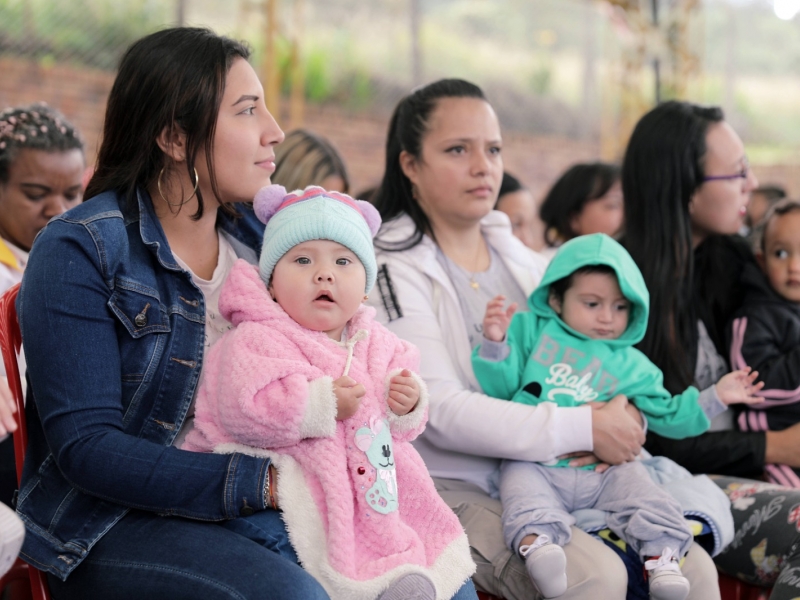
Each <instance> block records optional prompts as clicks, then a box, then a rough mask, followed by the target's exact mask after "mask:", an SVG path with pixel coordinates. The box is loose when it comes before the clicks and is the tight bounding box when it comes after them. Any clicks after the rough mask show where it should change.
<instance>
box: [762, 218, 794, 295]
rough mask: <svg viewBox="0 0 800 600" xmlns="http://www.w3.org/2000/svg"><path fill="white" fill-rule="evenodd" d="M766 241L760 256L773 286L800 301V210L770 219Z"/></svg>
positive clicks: (774, 288)
mask: <svg viewBox="0 0 800 600" xmlns="http://www.w3.org/2000/svg"><path fill="white" fill-rule="evenodd" d="M764 242H765V243H764V254H760V255H759V256H758V258H759V262H760V264H761V268H762V269H763V270H764V273H766V274H767V279H769V283H770V285H771V286H772V289H773V290H775V291H776V292H777V293H778V294H780V295H781V296H783V297H784V298H785V299H786V300H788V301H789V302H800V211H796V210H795V211H792V212H788V213H786V214H784V215H780V216H775V217H773V218H772V219H770V222H769V224H768V225H767V228H766V230H764Z"/></svg>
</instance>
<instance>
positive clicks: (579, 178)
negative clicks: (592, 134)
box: [539, 162, 619, 246]
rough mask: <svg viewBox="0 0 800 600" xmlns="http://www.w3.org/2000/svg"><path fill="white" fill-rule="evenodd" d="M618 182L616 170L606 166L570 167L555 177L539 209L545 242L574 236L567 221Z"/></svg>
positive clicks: (564, 239)
mask: <svg viewBox="0 0 800 600" xmlns="http://www.w3.org/2000/svg"><path fill="white" fill-rule="evenodd" d="M617 181H619V167H618V166H616V165H611V164H607V163H601V162H597V163H587V164H577V165H573V166H572V167H570V168H569V169H567V170H566V171H565V172H564V174H563V175H562V176H561V177H559V178H558V181H556V182H555V183H554V184H553V187H551V188H550V191H549V192H547V196H546V197H545V199H544V202H542V206H541V207H540V208H539V217H540V218H541V219H542V221H543V222H544V224H545V232H544V241H545V242H547V245H548V246H555V245H557V244H558V242H559V241H566V240H571V239H572V238H574V237H576V236H577V234H576V233H575V232H574V231H573V230H572V226H571V225H570V221H571V220H572V218H573V217H574V216H575V215H577V214H579V213H580V212H581V210H583V207H584V206H586V204H587V203H588V202H591V201H592V200H597V199H598V198H602V197H603V196H605V195H606V194H607V193H608V190H610V189H611V187H612V186H613V185H614V184H615V183H617Z"/></svg>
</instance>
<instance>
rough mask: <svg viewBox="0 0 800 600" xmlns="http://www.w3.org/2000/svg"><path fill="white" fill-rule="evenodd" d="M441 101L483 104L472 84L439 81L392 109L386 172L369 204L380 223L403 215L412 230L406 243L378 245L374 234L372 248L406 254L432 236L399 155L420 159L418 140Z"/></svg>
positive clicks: (413, 94) (449, 80)
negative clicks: (378, 214)
mask: <svg viewBox="0 0 800 600" xmlns="http://www.w3.org/2000/svg"><path fill="white" fill-rule="evenodd" d="M442 98H478V99H480V100H486V97H485V96H484V95H483V91H482V90H481V88H479V87H478V86H477V85H475V84H472V83H469V82H468V81H464V80H463V79H440V80H439V81H435V82H434V83H431V84H428V85H426V86H424V87H421V88H419V89H418V90H416V91H414V92H412V93H411V94H409V95H408V96H406V97H405V98H403V99H402V100H401V101H400V103H399V104H398V105H397V107H396V108H395V109H394V114H393V115H392V119H391V121H390V122H389V133H388V135H387V137H386V168H385V170H384V172H383V180H382V181H381V184H380V187H379V188H378V190H377V191H376V192H375V197H374V200H373V202H374V204H375V206H376V207H377V209H378V211H379V212H380V213H381V218H382V219H383V222H384V223H386V222H388V221H390V220H391V219H394V218H395V217H398V216H400V215H402V214H403V213H405V214H407V215H408V216H409V217H411V220H412V221H414V226H415V230H414V234H413V235H412V236H411V237H410V238H409V239H407V240H405V241H402V242H399V243H389V242H381V240H380V234H378V237H377V238H376V239H375V246H376V247H378V248H380V249H381V250H391V251H401V250H408V249H409V248H413V247H414V246H416V245H417V244H419V243H420V241H422V236H423V235H424V234H426V233H429V234H430V233H432V232H431V225H430V221H429V220H428V217H427V215H426V214H425V213H424V212H423V210H422V208H420V205H419V203H418V202H417V201H416V200H415V199H414V194H413V192H412V189H411V181H409V179H408V177H406V175H405V173H403V169H402V168H401V167H400V153H401V152H403V151H404V150H405V151H406V152H408V153H409V154H410V155H411V156H413V157H414V158H416V159H418V160H419V159H421V158H422V139H423V137H425V133H426V132H427V131H428V120H429V119H430V116H431V113H432V112H433V111H434V109H435V108H436V105H437V103H438V102H439V100H441V99H442Z"/></svg>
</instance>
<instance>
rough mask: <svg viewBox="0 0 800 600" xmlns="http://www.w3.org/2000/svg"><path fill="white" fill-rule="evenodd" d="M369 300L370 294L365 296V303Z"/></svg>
mask: <svg viewBox="0 0 800 600" xmlns="http://www.w3.org/2000/svg"><path fill="white" fill-rule="evenodd" d="M367 300H369V294H364V302H366V301H367Z"/></svg>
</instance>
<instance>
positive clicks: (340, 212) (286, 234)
mask: <svg viewBox="0 0 800 600" xmlns="http://www.w3.org/2000/svg"><path fill="white" fill-rule="evenodd" d="M253 208H254V209H255V213H256V216H257V217H258V218H259V220H260V221H261V222H262V223H266V224H267V229H266V231H265V232H264V244H263V246H262V247H261V260H260V261H259V265H258V266H259V272H260V274H261V279H263V280H264V283H265V284H267V285H269V281H270V278H271V277H272V271H273V270H274V269H275V265H276V264H277V263H278V261H279V260H280V259H281V257H283V255H284V254H286V253H287V252H288V251H289V250H291V249H292V248H294V247H295V246H296V245H297V244H301V243H303V242H307V241H309V240H330V241H333V242H337V243H339V244H341V245H342V246H345V247H346V248H349V249H350V250H351V251H352V252H353V254H355V255H356V256H357V257H358V260H360V261H361V264H362V265H364V270H365V271H366V273H367V284H366V289H365V290H364V291H365V293H367V294H369V292H370V290H371V289H372V286H373V285H375V277H376V276H377V272H378V266H377V263H376V261H375V250H374V248H373V246H372V238H373V237H374V236H375V234H376V233H377V232H378V229H379V228H380V226H381V217H380V214H378V211H377V209H376V208H375V207H374V206H372V204H370V203H369V202H365V201H364V200H354V199H353V198H351V197H350V196H348V195H347V194H341V193H339V192H327V191H325V190H324V189H322V188H321V187H317V186H308V187H307V188H306V189H304V190H296V191H294V192H291V193H289V194H287V193H286V188H284V187H283V186H281V185H270V186H267V187H264V188H261V189H260V190H259V191H258V193H257V194H256V197H255V200H254V201H253Z"/></svg>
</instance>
